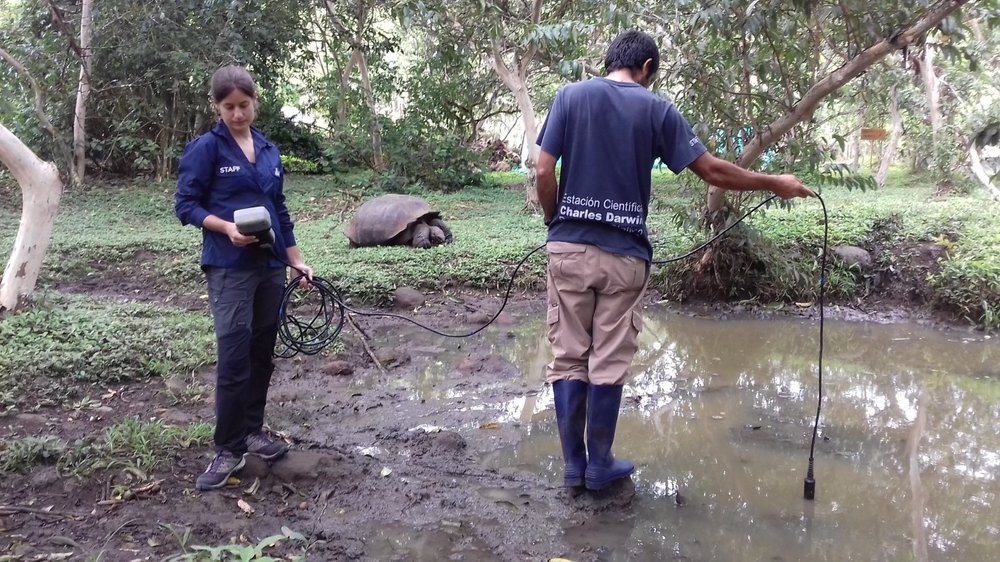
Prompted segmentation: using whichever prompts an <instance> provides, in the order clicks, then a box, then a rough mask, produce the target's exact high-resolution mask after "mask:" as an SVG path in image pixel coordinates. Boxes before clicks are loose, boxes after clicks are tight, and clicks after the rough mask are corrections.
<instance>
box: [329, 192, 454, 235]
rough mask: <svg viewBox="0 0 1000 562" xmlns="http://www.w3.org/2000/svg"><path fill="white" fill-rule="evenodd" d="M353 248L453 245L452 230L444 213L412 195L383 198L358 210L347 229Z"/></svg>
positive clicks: (374, 200)
mask: <svg viewBox="0 0 1000 562" xmlns="http://www.w3.org/2000/svg"><path fill="white" fill-rule="evenodd" d="M344 233H345V234H346V235H347V238H348V239H349V240H350V241H351V247H354V248H356V247H358V246H413V247H414V248H430V247H431V246H432V245H437V244H450V243H451V241H452V235H451V230H449V229H448V227H447V226H446V225H445V224H444V221H442V220H441V214H440V213H438V212H437V211H435V210H434V209H432V208H431V206H430V205H428V204H427V202H426V201H424V200H423V199H421V198H419V197H413V196H411V195H396V194H390V195H382V196H381V197H376V198H375V199H372V200H370V201H368V202H366V203H365V204H364V205H361V207H360V208H358V211H357V212H356V213H354V218H353V219H351V222H350V223H349V224H348V225H347V228H346V229H344Z"/></svg>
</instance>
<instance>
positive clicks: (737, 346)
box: [355, 307, 1000, 561]
mask: <svg viewBox="0 0 1000 562" xmlns="http://www.w3.org/2000/svg"><path fill="white" fill-rule="evenodd" d="M817 326H818V324H817V322H816V321H815V320H800V319H768V320H757V319H727V320H714V319H704V318H697V317H691V316H686V315H679V314H676V313H673V312H669V311H668V310H666V309H662V308H657V307H651V308H649V309H647V311H646V328H645V330H644V332H643V334H642V335H641V348H640V351H639V353H638V355H637V359H636V363H635V369H634V370H633V378H632V380H631V381H630V382H629V384H628V385H627V387H626V392H625V398H624V400H623V412H622V417H621V421H620V424H619V429H618V437H617V439H616V445H615V450H616V454H617V455H618V456H621V457H625V458H628V459H630V460H632V461H634V462H635V464H636V466H637V470H636V473H635V475H634V477H633V482H634V496H633V498H632V500H631V502H630V504H629V505H628V507H627V508H624V509H613V510H608V511H607V512H604V513H594V514H593V515H590V516H588V517H585V518H571V520H570V521H567V522H566V524H564V525H563V532H564V537H563V538H564V540H565V542H566V544H567V545H568V546H569V548H570V549H571V551H578V552H587V553H595V554H594V555H595V556H596V557H597V559H601V560H621V561H625V560H673V559H678V560H732V561H737V560H775V561H777V560H831V561H832V560H866V561H867V560H911V559H912V560H918V561H922V560H964V561H993V560H996V559H997V556H998V553H1000V518H998V517H997V515H996V507H995V506H996V502H997V499H998V498H997V496H998V494H1000V482H998V480H997V475H998V472H1000V347H998V345H997V342H996V341H995V340H992V339H990V338H989V336H985V335H983V334H981V333H977V332H969V331H965V330H961V329H953V330H945V331H942V330H937V329H931V328H928V327H924V326H920V325H917V324H908V323H894V324H875V323H857V322H843V321H831V320H828V321H827V324H826V346H825V356H824V387H823V390H824V393H825V397H824V400H823V409H822V416H821V423H820V430H819V439H818V442H817V446H816V454H815V457H816V465H815V475H816V481H817V497H816V499H815V501H806V500H804V499H803V478H804V476H805V472H806V468H807V460H808V456H809V443H810V436H811V429H812V421H813V417H814V416H815V411H816V402H817V390H818V385H817V383H818V380H817V355H818V348H817V345H818V328H817ZM390 333H391V336H390V335H388V334H390ZM386 334H387V335H386V337H385V339H383V340H382V341H381V342H379V343H380V345H398V346H400V347H402V348H406V349H409V350H410V351H411V353H413V354H414V355H416V356H421V355H423V359H424V360H425V364H424V366H423V367H421V372H420V373H419V374H418V375H417V376H416V377H414V378H413V379H411V380H410V381H409V382H407V383H405V384H403V385H402V386H401V387H400V388H401V389H403V390H404V391H405V392H406V393H407V394H408V396H409V398H410V399H412V400H420V401H431V402H433V401H440V402H444V403H448V402H452V403H455V401H456V400H457V399H459V398H462V397H463V396H465V397H467V398H470V400H467V401H461V402H464V403H466V404H467V405H464V406H457V407H459V408H472V409H476V408H481V409H484V410H490V409H491V408H490V407H489V406H484V405H482V404H479V403H478V401H477V400H476V399H475V394H476V393H478V392H481V391H482V388H481V387H480V386H477V387H476V388H467V389H462V388H455V387H454V386H452V385H448V384H443V383H444V381H445V380H446V379H447V378H448V376H449V373H451V372H452V371H453V370H454V369H455V365H456V364H457V363H458V362H459V361H461V359H462V357H464V356H465V352H464V350H463V349H462V348H461V346H460V345H458V344H455V343H454V342H453V341H450V340H442V339H441V338H438V337H436V336H433V335H429V334H426V333H422V332H420V331H418V330H410V329H408V328H403V329H402V330H393V331H391V332H387V333H386ZM479 345H481V346H488V347H490V348H492V349H493V350H494V351H495V353H497V354H499V355H500V356H503V357H505V358H506V359H507V360H508V361H510V362H511V363H512V364H513V365H515V366H516V367H517V370H518V372H519V373H520V374H521V376H520V377H519V378H516V379H513V380H511V379H504V380H497V381H496V383H495V384H496V385H504V386H507V387H508V388H510V387H515V388H518V387H520V388H522V389H523V390H524V392H523V394H522V395H521V396H516V397H515V398H512V399H509V400H506V401H503V402H501V403H499V404H495V405H494V406H493V407H492V412H491V413H490V414H488V415H484V417H483V419H491V420H493V421H495V422H498V423H510V422H517V423H519V427H521V428H522V430H523V431H524V433H525V437H524V438H523V439H521V440H520V441H519V442H518V443H517V444H516V445H514V446H511V447H506V448H503V449H500V450H496V451H492V452H487V453H486V454H485V455H484V456H483V458H482V463H483V466H484V467H488V468H492V469H501V470H502V469H514V470H516V471H521V472H528V473H537V474H540V475H541V476H542V477H543V478H544V479H546V480H547V481H548V482H549V483H550V484H551V485H553V486H556V485H558V482H559V479H560V476H561V475H560V470H561V465H560V457H559V442H558V435H557V433H556V427H555V423H554V413H553V411H552V395H551V389H549V388H548V387H545V386H544V385H542V379H543V369H544V364H545V362H546V361H547V360H548V351H547V347H546V343H545V337H544V325H543V324H542V323H541V322H540V321H531V322H528V323H527V324H526V325H523V326H518V327H516V328H512V329H500V330H494V331H492V332H489V333H487V334H486V335H484V336H482V341H481V342H479ZM414 362H415V363H417V361H416V360H415V361H414ZM355 384H358V385H362V386H364V385H365V384H366V383H365V380H364V378H359V379H358V380H356V381H355ZM486 384H489V383H486ZM490 416H492V417H490ZM446 429H451V430H459V431H461V430H462V429H463V428H460V427H452V428H446ZM465 429H468V428H465ZM568 501H570V502H572V500H568ZM413 554H414V555H415V554H416V553H415V551H414V552H413ZM442 554H445V553H441V552H438V553H437V555H442ZM474 558H475V557H473V559H474ZM428 559H430V558H428ZM464 559H468V558H464Z"/></svg>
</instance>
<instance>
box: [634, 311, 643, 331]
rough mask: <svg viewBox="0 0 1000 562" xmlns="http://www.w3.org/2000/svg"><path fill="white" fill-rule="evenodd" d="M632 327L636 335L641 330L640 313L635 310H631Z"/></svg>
mask: <svg viewBox="0 0 1000 562" xmlns="http://www.w3.org/2000/svg"><path fill="white" fill-rule="evenodd" d="M632 329H633V330H634V331H635V335H636V336H638V335H639V332H642V315H641V314H639V312H637V311H635V310H633V311H632Z"/></svg>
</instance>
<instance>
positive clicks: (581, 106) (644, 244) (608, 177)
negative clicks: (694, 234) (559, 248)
mask: <svg viewBox="0 0 1000 562" xmlns="http://www.w3.org/2000/svg"><path fill="white" fill-rule="evenodd" d="M539 138H540V142H539V144H540V145H541V147H542V149H543V150H545V151H546V152H548V153H549V154H552V155H553V156H556V157H561V158H562V170H561V173H560V182H559V184H560V199H559V201H558V205H559V206H558V213H557V216H556V220H555V221H554V223H553V225H552V228H551V230H550V235H549V240H560V241H567V242H580V243H586V244H594V245H597V246H599V247H601V248H602V249H604V250H606V251H609V252H613V253H619V254H626V255H634V256H637V257H641V258H643V259H646V260H649V259H650V258H651V249H650V247H649V242H648V240H647V235H646V226H645V220H646V213H647V207H648V205H649V195H650V170H651V168H652V164H653V161H654V160H655V159H656V158H658V157H659V158H662V159H663V161H664V162H665V163H666V164H667V165H668V166H669V167H670V169H671V170H674V171H675V172H680V171H681V170H683V169H684V168H685V167H686V166H687V165H688V164H690V163H691V161H693V160H694V159H695V158H697V157H698V156H699V155H701V153H702V152H704V147H702V145H701V143H700V142H699V141H698V139H697V137H695V136H694V133H693V132H691V129H690V127H689V126H688V124H687V123H686V122H685V121H684V119H683V118H682V117H681V115H680V113H678V111H677V109H676V108H675V107H674V106H673V104H672V103H670V102H669V101H667V100H665V99H663V98H660V97H658V96H656V95H654V94H652V93H650V92H649V91H648V90H646V89H645V88H644V87H642V86H641V85H639V84H636V83H632V82H618V81H614V80H609V79H606V78H595V79H592V80H588V81H586V82H579V83H575V84H570V85H568V86H566V87H564V88H563V89H562V90H560V91H559V94H558V95H557V96H556V100H555V102H554V103H553V105H552V111H551V112H550V113H549V117H548V119H547V120H546V123H545V126H544V127H543V129H542V132H541V134H540V135H539Z"/></svg>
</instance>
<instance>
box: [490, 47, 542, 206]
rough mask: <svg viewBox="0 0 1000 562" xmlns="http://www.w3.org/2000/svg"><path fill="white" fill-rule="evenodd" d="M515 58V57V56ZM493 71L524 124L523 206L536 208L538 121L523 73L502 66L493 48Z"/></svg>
mask: <svg viewBox="0 0 1000 562" xmlns="http://www.w3.org/2000/svg"><path fill="white" fill-rule="evenodd" d="M515 56H516V55H515ZM514 62H515V68H527V66H528V64H529V63H530V60H526V59H522V60H520V61H517V60H515V61H514ZM489 63H490V66H491V67H492V68H493V71H494V72H496V73H497V76H499V77H500V81H501V82H503V83H504V86H507V89H508V90H510V92H511V93H512V94H514V99H515V100H517V108H518V109H519V110H520V111H521V122H522V123H523V124H524V142H525V144H527V145H528V146H527V153H528V157H527V158H526V159H525V161H524V167H525V168H527V169H528V181H527V184H526V186H525V190H524V197H525V200H524V204H525V206H527V207H532V208H537V207H538V204H539V203H538V189H537V187H536V186H535V164H536V163H537V162H538V145H537V144H536V143H535V141H536V140H537V139H538V119H537V118H536V117H535V104H534V103H532V101H531V95H530V94H529V93H528V83H527V80H526V79H525V78H524V76H523V72H513V71H511V70H510V69H509V68H507V65H506V64H504V62H503V58H502V57H501V56H500V51H499V50H498V49H497V48H496V47H494V48H493V56H492V57H490V59H489ZM522 150H523V148H522Z"/></svg>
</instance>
